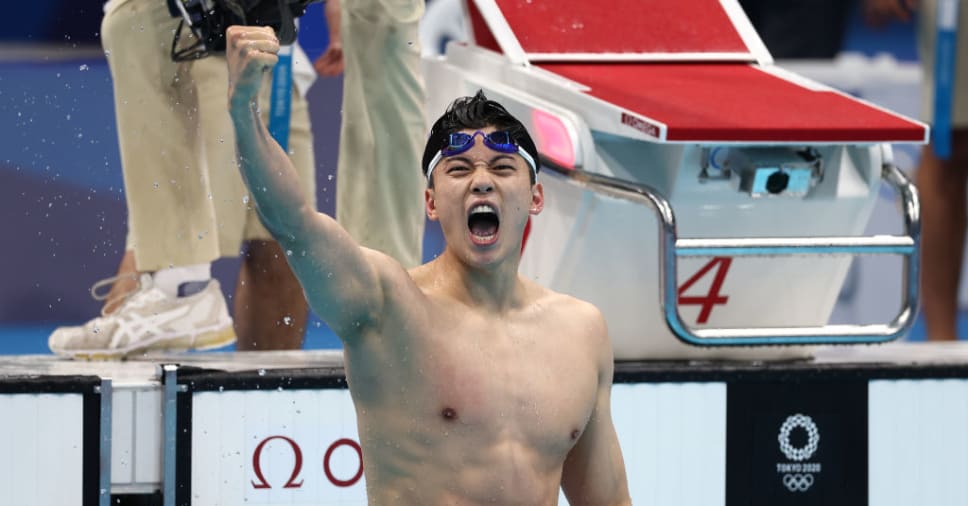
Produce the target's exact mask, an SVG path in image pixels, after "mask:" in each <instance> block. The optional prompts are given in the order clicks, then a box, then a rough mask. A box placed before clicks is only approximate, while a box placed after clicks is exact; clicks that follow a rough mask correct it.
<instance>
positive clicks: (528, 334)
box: [413, 316, 598, 450]
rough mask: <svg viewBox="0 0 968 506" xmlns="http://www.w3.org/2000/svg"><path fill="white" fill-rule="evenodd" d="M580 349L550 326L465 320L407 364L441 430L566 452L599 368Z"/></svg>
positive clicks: (576, 339)
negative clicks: (416, 373) (507, 436)
mask: <svg viewBox="0 0 968 506" xmlns="http://www.w3.org/2000/svg"><path fill="white" fill-rule="evenodd" d="M586 342H587V339H582V336H580V335H575V334H574V333H573V332H571V331H569V329H567V328H556V327H555V326H554V325H531V324H528V323H527V322H525V323H520V322H514V321H511V322H508V321H493V320H488V319H486V318H481V317H475V316H471V317H467V318H463V319H461V321H459V322H454V323H453V324H452V325H450V328H449V329H445V330H443V331H442V332H439V333H434V334H431V335H429V336H428V337H427V340H426V342H425V343H422V347H425V351H426V352H425V353H422V354H421V356H420V357H413V359H414V360H415V361H416V362H417V363H418V364H419V369H420V370H422V371H423V372H424V375H423V379H424V381H425V382H426V383H425V386H426V388H427V392H426V396H425V397H424V398H425V399H426V400H427V405H426V407H425V409H428V410H432V411H436V414H437V415H438V419H439V420H440V421H441V423H444V424H451V425H454V426H456V427H475V428H476V429H477V430H480V431H489V430H491V431H495V432H502V431H516V432H517V433H518V434H519V435H520V437H522V438H528V439H532V440H534V441H535V442H538V441H542V442H543V444H546V445H548V446H549V447H554V446H562V445H565V446H569V447H570V444H571V442H572V441H573V440H574V438H575V437H577V435H579V434H580V433H581V431H582V430H583V428H584V425H585V423H586V422H587V420H588V417H589V416H590V414H591V411H592V409H593V408H594V403H595V399H596V392H597V385H598V368H597V364H596V363H595V361H594V359H593V358H592V357H594V356H595V354H594V353H592V352H591V350H588V349H586V345H585V344H584V343H586ZM576 431H577V433H576ZM550 449H551V448H549V450H550Z"/></svg>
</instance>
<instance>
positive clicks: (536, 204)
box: [529, 183, 544, 214]
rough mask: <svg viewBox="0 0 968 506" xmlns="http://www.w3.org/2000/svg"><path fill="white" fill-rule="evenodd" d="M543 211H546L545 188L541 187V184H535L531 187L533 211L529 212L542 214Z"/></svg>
mask: <svg viewBox="0 0 968 506" xmlns="http://www.w3.org/2000/svg"><path fill="white" fill-rule="evenodd" d="M542 209H544V186H541V183H535V184H534V185H533V186H532V187H531V209H530V210H529V212H530V213H531V214H540V213H541V210H542Z"/></svg>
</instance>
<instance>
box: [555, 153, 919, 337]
mask: <svg viewBox="0 0 968 506" xmlns="http://www.w3.org/2000/svg"><path fill="white" fill-rule="evenodd" d="M545 166H546V167H548V168H550V169H551V170H552V171H554V172H555V173H556V174H559V175H562V176H565V179H566V180H568V181H571V182H573V183H577V184H578V185H579V186H582V187H584V188H586V189H589V190H591V191H595V192H597V193H601V194H605V195H608V196H611V197H614V198H619V199H622V200H628V201H633V202H637V203H644V204H646V205H648V206H649V207H651V208H652V209H653V210H654V211H655V212H656V214H657V215H658V217H659V223H660V230H659V258H660V262H661V263H662V269H660V271H659V273H660V283H659V286H660V288H659V291H660V294H659V300H660V301H661V303H662V307H663V313H664V314H665V320H666V324H667V325H668V326H669V329H670V330H671V331H672V333H673V334H674V335H675V336H676V337H678V338H679V339H680V340H681V341H683V342H684V343H686V344H691V345H695V346H703V347H721V346H790V345H797V346H804V345H825V344H876V343H884V342H888V341H892V340H895V339H897V338H899V337H901V336H902V335H904V334H905V333H906V332H907V331H908V330H910V328H911V326H912V325H913V324H914V318H915V315H916V314H917V309H918V303H919V291H918V279H919V268H920V265H919V261H920V251H921V247H920V243H921V240H920V238H921V205H920V201H919V199H918V192H917V189H916V188H915V187H914V185H913V184H912V183H911V181H910V180H909V179H908V177H907V176H906V175H905V174H904V173H903V172H901V170H900V169H898V168H897V167H896V166H895V165H894V164H893V163H890V162H888V163H885V164H884V165H883V166H882V168H881V177H882V178H883V179H884V181H886V182H887V183H888V184H890V185H891V186H892V187H893V188H894V189H895V191H896V193H897V194H898V196H899V198H900V199H901V202H902V211H903V213H904V229H905V230H904V231H905V235H901V236H872V237H778V238H756V239H751V238H730V239H679V238H678V236H677V232H676V219H675V213H674V212H673V210H672V206H671V205H670V204H669V201H668V200H666V198H665V197H663V196H662V194H660V193H659V192H658V191H657V190H656V189H654V188H652V187H650V186H648V185H644V184H639V183H632V182H629V181H624V180H621V179H616V178H612V177H608V176H603V175H599V174H594V173H591V172H586V171H583V170H563V169H559V168H557V167H555V166H554V164H546V165H545ZM832 253H839V254H853V255H860V254H879V255H884V254H888V255H902V256H903V257H904V271H903V272H904V286H903V290H904V292H903V294H902V299H903V300H902V304H901V310H900V311H899V312H898V314H897V316H896V317H895V318H894V319H893V320H892V321H891V322H889V323H886V324H875V325H822V326H817V327H748V328H703V329H693V328H690V327H689V326H688V325H686V324H685V323H684V322H683V319H682V317H681V316H680V315H679V303H678V299H679V290H678V285H677V283H678V268H677V259H678V257H680V256H718V255H729V256H792V255H798V256H801V255H829V254H832Z"/></svg>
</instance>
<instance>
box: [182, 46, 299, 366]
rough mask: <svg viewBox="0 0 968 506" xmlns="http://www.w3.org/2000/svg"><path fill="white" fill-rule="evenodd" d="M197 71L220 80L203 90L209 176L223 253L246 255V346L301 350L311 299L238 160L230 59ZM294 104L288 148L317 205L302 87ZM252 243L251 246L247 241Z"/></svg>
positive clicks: (237, 311) (241, 315)
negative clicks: (229, 101) (229, 94)
mask: <svg viewBox="0 0 968 506" xmlns="http://www.w3.org/2000/svg"><path fill="white" fill-rule="evenodd" d="M194 71H195V74H196V77H198V78H201V76H205V82H207V83H219V85H217V86H204V87H200V88H199V100H200V103H201V104H203V105H202V107H201V108H200V116H201V119H202V121H201V123H202V125H203V128H204V129H205V131H206V132H207V134H206V135H205V136H204V137H203V139H202V142H203V143H204V145H205V158H206V160H207V167H208V170H207V175H208V177H209V181H210V184H211V188H212V198H211V200H212V202H213V204H214V206H215V212H216V217H217V223H218V226H217V229H216V230H215V231H214V232H215V233H216V234H217V235H218V238H219V248H220V251H221V256H223V257H229V256H236V255H238V254H239V253H240V249H241V250H242V251H241V255H242V264H241V266H240V269H239V277H238V282H237V284H236V291H235V300H234V303H233V306H234V311H233V314H234V321H235V332H236V335H237V336H238V341H237V348H238V349H239V350H280V349H299V348H300V347H301V346H302V339H303V334H304V332H305V327H306V320H307V315H308V312H309V310H308V304H307V303H306V300H305V296H304V295H303V292H302V288H301V287H300V285H299V282H298V280H297V279H296V277H295V275H293V273H292V271H291V269H290V268H289V264H288V262H287V261H286V255H285V252H284V251H282V248H280V247H279V245H278V243H276V242H275V241H273V240H272V237H271V236H270V234H269V232H268V231H267V230H266V229H265V227H263V226H262V224H261V222H260V221H259V217H258V214H257V213H256V211H255V209H254V203H253V202H252V200H251V199H250V198H249V197H248V194H249V192H248V189H247V188H246V187H245V184H244V183H243V181H242V177H241V174H240V173H239V169H238V166H237V165H236V152H235V139H234V127H233V126H232V124H231V118H230V117H229V115H228V112H227V110H226V108H225V100H226V98H225V97H226V88H225V83H226V82H228V75H227V71H226V65H225V61H224V59H223V58H218V59H213V60H212V61H211V62H198V63H197V64H196V67H195V69H194ZM270 91H271V90H270V87H269V83H268V81H267V82H266V84H265V87H264V89H263V91H262V94H261V96H260V104H261V107H262V109H263V120H264V121H268V113H269V109H270ZM292 93H293V94H292V103H291V106H290V129H289V145H288V151H289V156H290V159H291V160H292V162H293V165H294V167H295V168H296V171H297V172H298V173H299V177H300V180H301V182H302V187H303V189H304V190H305V197H306V199H307V202H308V203H309V205H311V206H313V207H314V208H315V205H316V184H315V183H316V180H315V160H314V157H313V149H312V142H313V139H312V132H311V128H310V122H309V110H308V107H307V104H306V100H305V99H304V98H303V97H302V96H301V95H300V94H299V93H298V91H297V90H296V89H295V88H294V89H293V91H292ZM243 242H244V245H243Z"/></svg>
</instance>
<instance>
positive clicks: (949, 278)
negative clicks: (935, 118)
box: [916, 130, 968, 341]
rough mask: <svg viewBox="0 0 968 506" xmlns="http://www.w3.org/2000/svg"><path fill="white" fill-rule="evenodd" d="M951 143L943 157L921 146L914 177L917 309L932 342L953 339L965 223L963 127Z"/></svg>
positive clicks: (966, 135) (966, 137)
mask: <svg viewBox="0 0 968 506" xmlns="http://www.w3.org/2000/svg"><path fill="white" fill-rule="evenodd" d="M952 141H953V145H954V146H955V150H956V151H955V153H954V156H952V157H951V159H949V160H941V159H939V158H938V157H937V156H935V155H934V152H933V150H932V147H931V146H930V145H928V146H925V148H924V149H923V150H922V153H921V163H920V165H919V167H918V171H917V176H916V179H917V186H918V190H919V192H920V196H921V217H922V219H921V300H922V302H923V303H922V305H921V307H922V311H923V314H924V320H925V324H926V326H927V333H928V339H929V340H932V341H947V340H955V339H957V338H958V335H957V319H958V283H959V280H960V279H961V265H962V257H963V255H964V244H965V227H966V225H968V216H966V208H965V205H966V199H965V191H966V190H965V185H966V184H968V156H966V154H968V153H966V148H968V145H966V143H968V130H958V131H956V132H955V134H954V137H953V139H952Z"/></svg>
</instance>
